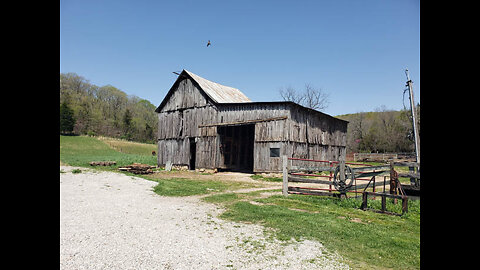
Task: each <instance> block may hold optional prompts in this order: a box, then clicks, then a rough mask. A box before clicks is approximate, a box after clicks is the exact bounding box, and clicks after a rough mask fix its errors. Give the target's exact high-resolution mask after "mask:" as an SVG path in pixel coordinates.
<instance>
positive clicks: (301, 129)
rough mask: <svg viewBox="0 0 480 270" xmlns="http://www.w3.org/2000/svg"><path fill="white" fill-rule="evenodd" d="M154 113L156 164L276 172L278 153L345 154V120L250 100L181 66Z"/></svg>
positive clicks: (323, 156) (323, 157)
mask: <svg viewBox="0 0 480 270" xmlns="http://www.w3.org/2000/svg"><path fill="white" fill-rule="evenodd" d="M155 111H156V112H157V113H158V118H159V122H158V125H159V126H158V153H157V154H158V166H164V165H165V164H166V163H167V162H168V161H170V162H171V163H172V164H173V165H184V166H185V165H186V166H188V167H189V168H190V169H195V168H205V169H214V168H217V169H225V170H232V171H247V172H280V171H281V170H282V167H281V166H282V159H281V157H282V155H287V156H288V157H295V158H306V159H320V160H339V159H340V158H342V159H345V146H346V133H347V124H348V122H347V121H344V120H341V119H338V118H335V117H332V116H330V115H327V114H324V113H321V112H319V111H316V110H312V109H309V108H305V107H303V106H300V105H298V104H296V103H293V102H286V101H282V102H277V101H275V102H252V101H251V100H250V99H249V98H248V97H246V96H245V95H244V94H243V93H242V92H240V91H239V90H238V89H236V88H232V87H229V86H224V85H221V84H218V83H215V82H212V81H209V80H206V79H204V78H202V77H200V76H198V75H196V74H194V73H192V72H190V71H187V70H183V71H182V72H181V73H180V75H179V76H178V78H177V80H176V81H175V83H174V84H173V85H172V87H171V88H170V90H169V91H168V93H167V95H166V96H165V98H164V99H163V101H162V103H161V104H160V106H158V108H157V109H156V110H155Z"/></svg>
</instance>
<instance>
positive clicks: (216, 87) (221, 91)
mask: <svg viewBox="0 0 480 270" xmlns="http://www.w3.org/2000/svg"><path fill="white" fill-rule="evenodd" d="M183 71H184V72H185V73H187V74H188V75H189V76H190V77H191V78H192V79H193V80H194V81H196V82H197V83H198V85H199V86H200V87H201V88H202V90H203V91H204V92H205V94H207V95H208V96H209V97H210V98H211V99H212V100H213V101H214V102H215V103H242V102H252V101H251V100H250V99H249V98H248V97H247V96H246V95H245V94H244V93H242V92H241V91H240V90H238V89H237V88H234V87H231V86H226V85H223V84H219V83H216V82H213V81H210V80H207V79H205V78H203V77H200V76H199V75H197V74H195V73H193V72H191V71H188V70H186V69H184V70H183Z"/></svg>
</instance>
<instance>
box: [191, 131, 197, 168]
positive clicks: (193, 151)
mask: <svg viewBox="0 0 480 270" xmlns="http://www.w3.org/2000/svg"><path fill="white" fill-rule="evenodd" d="M189 140H190V164H189V165H190V166H189V168H190V170H195V156H196V155H197V143H196V142H195V138H189Z"/></svg>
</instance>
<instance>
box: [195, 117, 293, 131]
mask: <svg viewBox="0 0 480 270" xmlns="http://www.w3.org/2000/svg"><path fill="white" fill-rule="evenodd" d="M285 119H288V116H281V117H273V118H266V119H255V120H246V121H239V122H230V123H216V124H208V125H198V127H199V128H203V127H214V126H234V125H244V124H254V123H259V122H269V121H277V120H285Z"/></svg>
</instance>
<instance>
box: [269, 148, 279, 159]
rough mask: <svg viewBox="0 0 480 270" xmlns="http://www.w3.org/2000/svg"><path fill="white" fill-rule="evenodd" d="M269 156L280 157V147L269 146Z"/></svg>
mask: <svg viewBox="0 0 480 270" xmlns="http://www.w3.org/2000/svg"><path fill="white" fill-rule="evenodd" d="M270 157H280V148H270Z"/></svg>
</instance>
